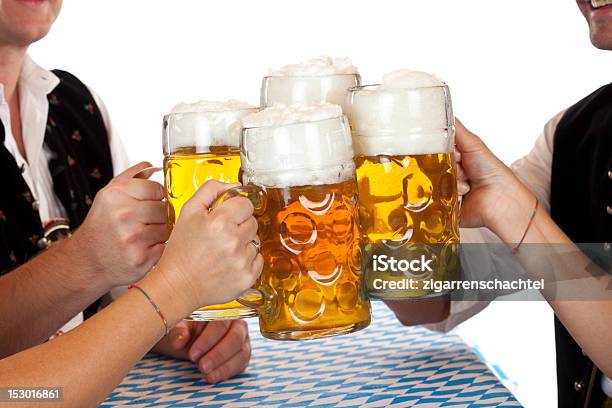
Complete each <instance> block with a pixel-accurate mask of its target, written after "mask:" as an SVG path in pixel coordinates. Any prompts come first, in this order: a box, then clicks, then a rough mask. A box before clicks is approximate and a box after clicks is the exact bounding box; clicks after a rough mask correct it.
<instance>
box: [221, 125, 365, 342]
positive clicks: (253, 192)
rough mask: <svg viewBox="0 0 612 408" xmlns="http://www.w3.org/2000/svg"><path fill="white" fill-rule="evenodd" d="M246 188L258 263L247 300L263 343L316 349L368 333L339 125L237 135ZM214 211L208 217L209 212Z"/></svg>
mask: <svg viewBox="0 0 612 408" xmlns="http://www.w3.org/2000/svg"><path fill="white" fill-rule="evenodd" d="M241 160H242V170H243V173H242V177H243V180H242V181H243V184H244V185H245V187H238V188H234V189H230V190H229V191H228V192H227V193H225V195H222V197H221V198H220V200H219V201H218V202H222V201H223V200H226V199H228V198H231V197H232V196H235V195H236V194H241V195H245V196H247V197H249V198H250V199H251V201H252V202H253V205H254V207H255V216H256V218H257V222H258V224H259V230H258V235H259V238H260V241H261V249H260V251H261V252H260V253H261V255H262V256H263V258H264V267H263V271H262V273H261V275H260V277H259V278H258V280H257V282H256V284H255V286H254V288H255V290H256V291H257V292H258V294H259V296H258V297H259V299H257V300H255V298H257V296H254V294H253V292H251V293H250V294H249V296H247V298H250V299H251V300H247V299H243V298H241V299H240V301H241V302H244V303H245V304H248V305H250V306H253V307H255V308H257V311H258V315H259V327H260V330H261V333H262V334H263V336H265V337H267V338H270V339H275V340H302V339H315V338H321V337H327V336H333V335H339V334H345V333H351V332H354V331H357V330H359V329H362V328H364V327H366V326H367V325H368V324H369V323H370V303H369V301H368V300H367V299H366V297H365V293H364V292H363V287H362V282H361V239H360V233H359V223H358V219H357V217H358V215H357V194H356V185H355V176H354V170H355V168H354V163H353V157H352V147H351V136H350V131H349V127H348V123H347V121H346V118H345V117H344V116H340V117H336V118H331V119H324V120H319V121H312V122H301V123H294V124H286V125H278V126H268V127H253V128H245V129H244V130H243V134H242V141H241ZM213 211H214V210H213Z"/></svg>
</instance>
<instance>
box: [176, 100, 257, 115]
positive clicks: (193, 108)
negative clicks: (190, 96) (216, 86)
mask: <svg viewBox="0 0 612 408" xmlns="http://www.w3.org/2000/svg"><path fill="white" fill-rule="evenodd" d="M252 108H256V106H253V105H251V104H250V103H248V102H244V101H239V100H236V99H228V100H227V101H197V102H179V103H177V104H176V105H174V107H173V108H172V110H171V111H170V113H190V112H223V111H236V110H242V109H252Z"/></svg>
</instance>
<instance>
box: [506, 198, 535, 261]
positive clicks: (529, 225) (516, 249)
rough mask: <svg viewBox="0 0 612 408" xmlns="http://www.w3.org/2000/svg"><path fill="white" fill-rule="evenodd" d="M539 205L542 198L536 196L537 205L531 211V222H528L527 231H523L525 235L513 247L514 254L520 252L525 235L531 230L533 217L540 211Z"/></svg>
mask: <svg viewBox="0 0 612 408" xmlns="http://www.w3.org/2000/svg"><path fill="white" fill-rule="evenodd" d="M539 205H540V200H539V199H538V197H536V198H535V206H534V207H533V212H532V213H531V216H530V217H529V222H528V223H527V228H525V232H523V236H522V237H521V240H520V241H519V243H518V244H517V245H516V246H515V247H514V248H512V253H513V254H518V252H519V248H520V246H521V244H522V243H523V241H524V240H525V237H526V236H527V232H528V231H529V228H530V227H531V224H532V223H533V219H534V218H535V215H536V213H537V212H538V207H539Z"/></svg>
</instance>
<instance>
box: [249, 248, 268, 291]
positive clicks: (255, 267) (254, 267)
mask: <svg viewBox="0 0 612 408" xmlns="http://www.w3.org/2000/svg"><path fill="white" fill-rule="evenodd" d="M263 266H264V259H263V256H261V254H257V255H256V256H255V259H254V260H253V263H252V264H251V271H250V272H251V277H252V280H253V282H252V283H251V285H249V286H253V283H255V281H256V280H257V278H258V277H259V274H260V273H261V271H262V270H263Z"/></svg>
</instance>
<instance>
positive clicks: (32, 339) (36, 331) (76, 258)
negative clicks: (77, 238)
mask: <svg viewBox="0 0 612 408" xmlns="http://www.w3.org/2000/svg"><path fill="white" fill-rule="evenodd" d="M82 252H83V249H82V248H77V247H76V246H75V243H74V242H71V241H70V239H69V240H66V241H64V242H61V243H59V244H57V245H56V246H54V247H52V248H50V249H49V250H48V251H46V252H44V253H42V254H40V255H38V256H37V257H35V258H34V259H32V260H31V261H29V262H27V263H25V264H24V265H22V266H20V267H18V268H17V269H15V270H13V271H12V272H10V273H8V274H6V275H4V276H3V277H1V278H0V333H2V336H1V337H0V358H2V357H5V356H9V355H11V354H14V353H16V352H19V351H21V350H23V349H25V348H28V347H31V346H33V345H36V344H40V343H41V342H43V341H45V340H46V339H48V338H49V337H50V336H51V335H52V334H53V333H55V332H56V331H57V329H59V328H60V327H61V326H62V325H63V324H65V323H66V322H67V321H68V320H70V319H71V318H72V317H74V316H75V315H77V314H78V313H79V312H81V311H82V310H84V309H85V308H86V307H87V306H89V305H90V304H91V303H92V302H94V301H95V300H96V299H97V298H99V297H100V296H102V295H103V294H104V293H105V292H106V291H107V290H108V288H107V287H106V286H105V285H104V284H103V283H101V281H100V279H98V278H97V276H100V275H101V274H100V273H96V272H97V271H94V270H92V266H91V265H89V264H87V262H86V261H85V260H84V258H83V256H82ZM85 276H91V278H89V279H85V278H84V277H85Z"/></svg>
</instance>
